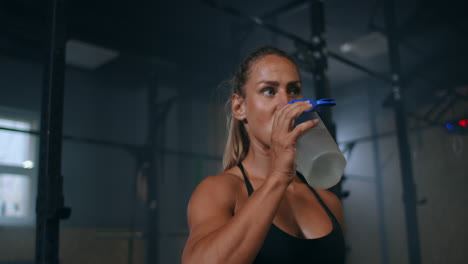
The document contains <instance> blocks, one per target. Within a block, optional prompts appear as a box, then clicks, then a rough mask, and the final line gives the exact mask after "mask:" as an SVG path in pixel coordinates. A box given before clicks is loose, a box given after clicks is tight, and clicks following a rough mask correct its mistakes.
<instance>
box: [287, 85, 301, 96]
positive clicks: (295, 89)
mask: <svg viewBox="0 0 468 264" xmlns="http://www.w3.org/2000/svg"><path fill="white" fill-rule="evenodd" d="M301 92H302V91H301V87H298V86H294V87H291V88H290V89H289V94H292V95H300V94H301Z"/></svg>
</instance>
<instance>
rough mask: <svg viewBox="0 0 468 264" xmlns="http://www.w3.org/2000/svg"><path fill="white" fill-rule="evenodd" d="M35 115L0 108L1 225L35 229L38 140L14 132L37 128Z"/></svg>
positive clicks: (33, 136) (35, 137)
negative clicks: (33, 226) (29, 226)
mask: <svg viewBox="0 0 468 264" xmlns="http://www.w3.org/2000/svg"><path fill="white" fill-rule="evenodd" d="M37 120H38V118H37V117H35V115H34V114H32V113H27V112H24V111H17V110H13V109H7V108H1V107H0V225H3V226H5V225H33V224H34V221H35V212H34V201H35V198H36V182H37V181H36V179H37V168H36V166H35V163H36V162H35V156H36V153H37V148H38V146H37V145H38V144H37V142H38V138H37V136H35V135H31V134H28V133H23V132H19V131H12V130H9V129H13V130H21V131H31V130H35V129H36V128H37V123H38V122H37Z"/></svg>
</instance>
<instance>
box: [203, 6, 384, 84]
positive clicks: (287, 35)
mask: <svg viewBox="0 0 468 264" xmlns="http://www.w3.org/2000/svg"><path fill="white" fill-rule="evenodd" d="M204 2H206V3H207V4H208V5H210V6H211V7H213V8H216V9H219V10H221V11H224V12H226V13H228V14H231V15H233V16H236V17H239V18H244V19H248V20H249V21H251V22H252V23H254V24H256V25H258V26H260V27H263V28H265V29H267V30H269V31H271V32H273V33H276V34H278V35H281V36H283V37H285V38H288V39H290V40H292V41H295V42H298V43H301V44H303V45H305V46H308V47H313V46H314V45H313V44H312V43H311V42H309V41H306V40H305V39H303V38H301V37H299V36H296V35H294V34H292V33H289V32H287V31H285V30H282V29H280V28H278V27H276V26H273V25H271V24H268V23H266V22H265V21H264V20H263V19H261V18H260V17H256V16H250V15H247V14H245V13H242V12H241V11H240V10H238V9H235V8H232V7H227V6H221V5H218V4H217V3H215V2H213V1H211V0H205V1H204ZM328 55H329V56H330V58H332V59H335V60H337V61H339V62H341V63H343V64H345V65H348V66H350V67H352V68H355V69H357V70H359V71H361V72H364V73H367V74H368V75H370V76H372V77H374V78H377V79H380V80H382V81H385V82H387V83H390V84H391V80H390V78H389V77H387V76H386V75H384V74H381V73H378V72H375V71H372V70H370V69H368V68H366V67H364V66H362V65H360V64H358V63H355V62H353V61H351V60H349V59H347V58H344V57H342V56H340V55H338V54H336V53H334V52H331V51H328Z"/></svg>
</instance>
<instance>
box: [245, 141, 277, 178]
mask: <svg viewBox="0 0 468 264" xmlns="http://www.w3.org/2000/svg"><path fill="white" fill-rule="evenodd" d="M269 152H270V148H269V147H268V146H265V145H263V144H260V143H259V142H255V141H251V142H250V146H249V152H248V153H247V156H246V157H245V159H244V160H243V161H242V165H243V166H244V167H245V169H246V170H247V172H248V173H249V175H250V176H253V177H255V178H260V179H263V180H265V179H266V177H268V175H269V174H270V170H271V157H270V153H269Z"/></svg>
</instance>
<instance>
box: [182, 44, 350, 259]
mask: <svg viewBox="0 0 468 264" xmlns="http://www.w3.org/2000/svg"><path fill="white" fill-rule="evenodd" d="M232 86H233V93H232V97H231V99H230V103H231V111H232V117H231V119H232V120H231V121H230V131H229V136H228V141H227V145H226V149H225V153H224V161H223V162H224V172H222V173H221V174H219V175H216V176H210V177H207V178H206V179H205V180H203V181H202V182H201V183H200V184H199V185H198V186H197V188H196V189H195V191H194V193H193V194H192V197H191V199H190V202H189V205H188V211H187V214H188V223H189V228H190V236H189V238H188V240H187V243H186V245H185V249H184V253H183V256H182V261H183V263H204V264H206V263H343V262H344V239H343V234H342V228H343V217H342V209H341V204H340V201H339V199H338V198H337V197H336V196H335V195H334V194H333V193H331V192H329V191H327V190H314V189H312V188H311V187H309V186H308V185H307V183H306V182H305V180H304V178H303V177H302V175H300V174H298V173H297V172H296V166H295V163H294V160H295V143H296V139H297V138H298V137H299V136H300V135H301V134H302V133H304V131H306V130H308V129H311V128H312V127H314V126H315V125H316V124H317V123H318V121H317V120H312V121H307V122H304V123H302V124H300V125H298V126H296V127H293V121H294V119H295V118H296V117H298V116H299V115H300V114H301V113H303V112H304V111H306V110H309V109H311V108H312V105H311V104H310V103H309V102H296V103H293V104H287V103H288V102H289V101H291V100H293V99H300V98H302V94H301V89H302V85H301V80H300V76H299V70H298V68H297V65H296V64H295V63H294V61H293V59H292V58H290V57H289V56H288V55H287V54H286V53H284V52H283V51H281V50H278V49H276V48H274V47H269V46H266V47H262V48H259V49H258V50H256V51H254V52H253V53H251V54H250V55H249V56H247V57H246V59H245V60H244V61H243V62H242V63H241V65H240V66H239V69H238V70H237V72H236V74H235V76H234V78H233V80H232Z"/></svg>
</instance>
